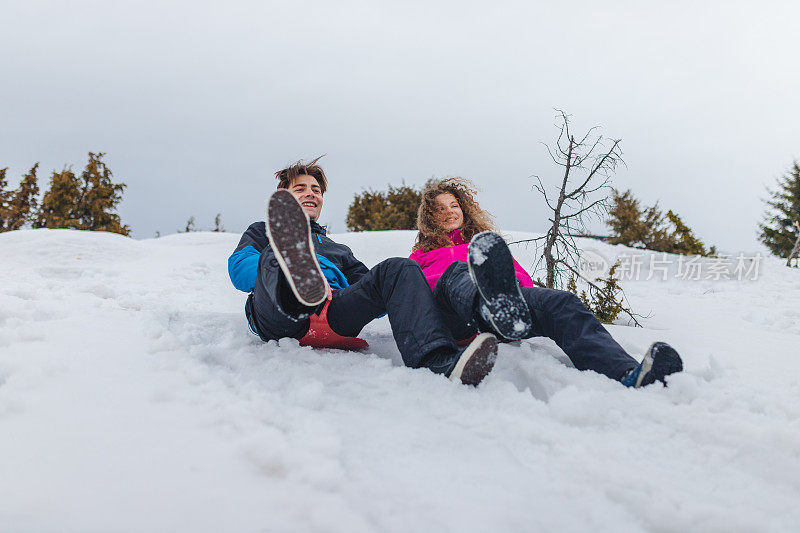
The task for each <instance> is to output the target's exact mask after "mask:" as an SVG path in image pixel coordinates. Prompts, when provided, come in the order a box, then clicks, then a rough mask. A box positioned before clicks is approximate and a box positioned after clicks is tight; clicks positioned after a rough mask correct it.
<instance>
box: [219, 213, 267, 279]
mask: <svg viewBox="0 0 800 533" xmlns="http://www.w3.org/2000/svg"><path fill="white" fill-rule="evenodd" d="M258 226H259V224H258V223H256V224H252V225H251V226H250V227H249V228H247V231H245V232H244V234H243V235H242V238H241V239H240V240H239V245H238V246H237V247H236V250H235V251H234V252H233V253H232V254H231V255H230V257H228V276H230V278H231V282H232V283H233V286H234V287H236V288H237V289H239V290H240V291H243V292H251V291H252V290H253V288H254V287H255V286H256V276H257V275H258V260H259V258H260V257H261V250H263V248H264V244H263V241H266V238H267V236H266V232H264V235H259V227H258Z"/></svg>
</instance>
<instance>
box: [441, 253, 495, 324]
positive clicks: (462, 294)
mask: <svg viewBox="0 0 800 533" xmlns="http://www.w3.org/2000/svg"><path fill="white" fill-rule="evenodd" d="M433 296H434V299H435V300H436V305H437V306H438V307H439V310H440V312H441V313H442V316H443V317H444V319H445V324H447V326H448V327H449V329H450V331H451V332H452V333H453V336H454V337H455V338H456V339H466V338H469V337H471V336H472V335H474V334H475V333H477V332H478V329H479V325H480V324H479V323H478V322H479V321H478V319H477V316H476V312H475V311H476V309H477V308H478V307H477V306H478V289H477V287H475V283H473V282H472V279H471V278H470V277H469V271H468V268H467V263H465V262H464V261H454V262H453V263H451V264H450V266H449V267H447V270H445V271H444V272H443V273H442V275H441V276H440V277H439V281H437V282H436V286H435V287H434V288H433ZM483 330H484V331H489V329H488V328H484V329H483Z"/></svg>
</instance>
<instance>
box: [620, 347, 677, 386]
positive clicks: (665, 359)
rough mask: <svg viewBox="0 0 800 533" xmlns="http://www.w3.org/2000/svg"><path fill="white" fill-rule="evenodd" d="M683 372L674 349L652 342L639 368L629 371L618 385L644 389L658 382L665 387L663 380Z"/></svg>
mask: <svg viewBox="0 0 800 533" xmlns="http://www.w3.org/2000/svg"><path fill="white" fill-rule="evenodd" d="M682 370H683V361H681V356H680V355H678V352H676V351H675V349H674V348H673V347H672V346H670V345H669V344H667V343H666V342H654V343H653V345H652V346H650V349H649V350H648V351H647V355H645V356H644V359H642V362H641V363H639V366H637V367H636V368H634V369H633V370H629V371H628V372H627V373H626V374H625V375H624V376H622V379H620V380H619V381H620V383H622V384H623V385H625V386H626V387H634V388H637V389H638V388H639V387H644V386H645V385H650V384H651V383H655V382H656V381H660V382H661V383H663V384H664V386H665V387H666V385H667V383H666V381H664V378H665V377H667V376H669V375H670V374H674V373H675V372H680V371H682Z"/></svg>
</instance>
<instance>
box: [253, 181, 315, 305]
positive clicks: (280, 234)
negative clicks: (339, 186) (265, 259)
mask: <svg viewBox="0 0 800 533" xmlns="http://www.w3.org/2000/svg"><path fill="white" fill-rule="evenodd" d="M267 234H268V235H267V236H268V237H269V240H270V245H271V246H272V249H273V251H274V252H275V254H276V258H277V259H278V262H279V264H280V266H281V270H283V273H284V275H285V276H286V280H287V281H288V282H289V286H290V287H291V288H292V292H293V293H294V295H295V296H296V297H297V299H298V300H299V301H300V303H302V304H303V305H307V306H315V305H319V304H320V303H322V302H323V301H324V300H325V296H326V291H327V288H326V281H325V276H323V274H322V270H321V269H320V267H319V262H318V261H317V256H316V254H315V252H314V243H313V241H312V240H311V227H310V225H309V222H308V216H307V215H306V214H305V212H304V211H303V208H302V207H301V206H300V204H299V203H298V201H297V199H295V197H294V196H293V195H292V193H290V192H289V191H287V190H285V189H280V190H278V191H275V193H273V194H272V196H271V197H270V199H269V204H268V207H267Z"/></svg>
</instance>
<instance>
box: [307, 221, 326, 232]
mask: <svg viewBox="0 0 800 533" xmlns="http://www.w3.org/2000/svg"><path fill="white" fill-rule="evenodd" d="M310 222H311V233H319V234H320V235H325V234H327V233H328V228H327V227H325V226H320V225H319V224H317V221H316V220H311V221H310Z"/></svg>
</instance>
